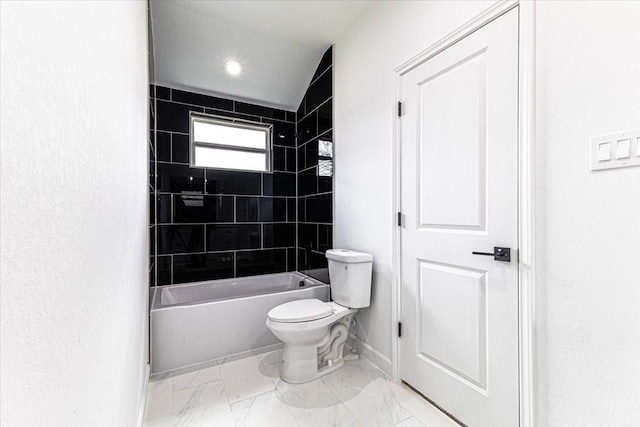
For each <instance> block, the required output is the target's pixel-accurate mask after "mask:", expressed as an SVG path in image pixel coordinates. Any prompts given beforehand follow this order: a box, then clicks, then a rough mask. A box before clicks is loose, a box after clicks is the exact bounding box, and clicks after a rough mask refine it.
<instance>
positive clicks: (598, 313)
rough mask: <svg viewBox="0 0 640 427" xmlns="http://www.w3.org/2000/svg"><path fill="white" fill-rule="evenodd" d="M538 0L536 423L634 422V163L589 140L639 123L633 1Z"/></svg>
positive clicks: (639, 35) (639, 269)
mask: <svg viewBox="0 0 640 427" xmlns="http://www.w3.org/2000/svg"><path fill="white" fill-rule="evenodd" d="M537 9H538V13H537V20H538V24H537V33H538V36H537V94H536V96H537V108H536V114H537V125H536V133H537V138H536V142H537V144H538V164H537V174H538V178H539V181H538V184H539V189H538V190H539V191H538V195H537V196H538V197H537V204H538V211H537V217H536V226H537V227H538V229H539V230H538V231H539V234H538V249H539V251H538V258H539V261H540V263H539V265H538V271H537V274H538V279H539V280H538V283H537V313H536V314H537V320H538V321H537V336H538V339H537V343H536V344H537V346H538V353H537V360H536V362H537V369H538V373H539V375H538V376H537V378H538V380H539V387H538V393H537V396H538V403H539V422H538V425H541V426H542V425H548V426H578V425H579V426H604V425H609V426H637V425H640V404H639V402H640V168H634V169H626V170H614V171H605V172H599V173H591V172H589V170H588V168H589V153H588V139H589V138H590V137H592V136H596V135H603V134H608V133H614V132H617V131H622V130H629V129H638V128H640V26H639V25H638V23H639V22H640V2H618V3H614V2H590V1H583V2H579V3H577V2H547V1H542V2H539V3H538V5H537ZM571 153H575V155H574V156H571ZM570 156H571V157H570Z"/></svg>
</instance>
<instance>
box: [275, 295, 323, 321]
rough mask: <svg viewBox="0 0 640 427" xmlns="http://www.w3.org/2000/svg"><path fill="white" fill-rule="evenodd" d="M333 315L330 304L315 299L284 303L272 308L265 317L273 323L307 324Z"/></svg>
mask: <svg viewBox="0 0 640 427" xmlns="http://www.w3.org/2000/svg"><path fill="white" fill-rule="evenodd" d="M331 314H333V307H332V306H331V304H327V303H326V302H322V301H320V300H319V299H316V298H309V299H300V300H296V301H291V302H286V303H284V304H280V305H279V306H277V307H274V308H272V309H271V310H270V311H269V314H267V316H268V317H269V319H271V320H273V321H274V322H288V323H293V322H309V321H311V320H317V319H322V318H323V317H327V316H329V315H331Z"/></svg>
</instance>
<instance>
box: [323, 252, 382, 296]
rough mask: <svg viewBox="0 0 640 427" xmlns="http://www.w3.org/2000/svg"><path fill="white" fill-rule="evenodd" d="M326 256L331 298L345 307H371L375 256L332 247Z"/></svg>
mask: <svg viewBox="0 0 640 427" xmlns="http://www.w3.org/2000/svg"><path fill="white" fill-rule="evenodd" d="M326 256H327V260H328V261H329V281H330V282H331V299H332V300H333V301H335V302H337V303H338V304H340V305H342V306H344V307H349V308H362V307H369V304H370V303H371V265H372V262H373V256H371V254H366V253H364V252H356V251H350V250H348V249H330V250H328V251H327V253H326Z"/></svg>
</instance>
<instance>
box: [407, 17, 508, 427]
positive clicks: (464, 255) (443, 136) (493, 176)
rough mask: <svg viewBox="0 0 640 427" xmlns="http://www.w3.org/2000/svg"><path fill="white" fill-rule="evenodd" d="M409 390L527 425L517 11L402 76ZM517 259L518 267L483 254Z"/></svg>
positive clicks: (491, 420)
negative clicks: (522, 401) (521, 329)
mask: <svg viewBox="0 0 640 427" xmlns="http://www.w3.org/2000/svg"><path fill="white" fill-rule="evenodd" d="M401 84H402V86H401V92H402V101H403V103H404V114H403V116H402V118H401V132H402V137H401V147H402V148H401V180H402V182H401V187H402V193H401V205H402V212H403V213H404V217H405V220H404V226H403V228H402V231H401V240H402V265H401V268H402V288H401V290H402V297H401V301H402V322H403V323H402V326H403V328H402V329H403V336H402V338H401V339H400V364H399V366H400V376H401V378H402V379H403V380H404V381H406V382H407V383H409V384H410V385H412V386H413V387H415V388H416V389H417V390H419V391H420V392H422V393H423V394H424V395H426V396H427V397H429V398H430V399H431V400H433V401H434V402H436V403H437V404H438V405H440V406H441V407H442V408H443V409H445V410H446V411H448V412H450V413H451V414H453V416H455V417H456V418H458V419H459V420H461V421H462V422H464V423H465V424H467V425H469V426H492V427H493V426H500V427H503V426H505V427H508V426H517V425H518V264H517V247H518V241H517V236H518V234H517V232H518V228H517V221H518V217H517V208H518V206H517V176H518V174H517V172H518V170H517V160H518V159H517V157H518V152H517V141H518V140H517V138H518V132H517V131H518V126H517V120H518V10H517V8H516V9H513V10H511V11H509V12H507V13H505V14H504V15H502V16H501V17H499V18H497V19H495V20H494V21H492V22H490V23H489V24H487V25H486V26H484V27H482V28H480V29H479V30H477V31H475V32H474V33H472V34H470V35H469V36H467V37H465V38H464V39H462V40H461V41H459V42H457V43H456V44H454V45H452V46H451V47H449V48H447V49H446V50H444V51H443V52H441V53H439V54H438V55H436V56H434V57H432V58H430V59H429V60H427V61H426V62H424V63H423V64H421V65H419V66H417V67H416V68H414V69H412V70H411V71H409V72H407V73H406V74H405V75H403V76H402V80H401ZM494 246H501V247H509V248H511V249H512V262H511V263H508V262H503V261H495V260H494V259H493V257H490V256H480V255H472V252H473V251H482V252H493V247H494Z"/></svg>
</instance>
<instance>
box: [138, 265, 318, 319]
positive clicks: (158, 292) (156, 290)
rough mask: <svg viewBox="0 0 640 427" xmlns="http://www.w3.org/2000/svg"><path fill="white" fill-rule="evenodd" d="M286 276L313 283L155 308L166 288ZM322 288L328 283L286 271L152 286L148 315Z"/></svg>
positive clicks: (299, 273)
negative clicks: (281, 289)
mask: <svg viewBox="0 0 640 427" xmlns="http://www.w3.org/2000/svg"><path fill="white" fill-rule="evenodd" d="M286 275H294V276H297V277H300V278H301V279H304V280H305V281H306V280H309V281H310V282H311V283H313V285H312V286H305V287H302V288H295V289H289V290H284V291H278V292H266V293H262V294H255V295H246V296H239V297H232V298H221V299H206V300H200V301H194V302H189V303H178V304H171V305H167V306H162V305H160V304H158V305H157V306H156V300H157V299H159V298H161V294H162V291H163V289H166V288H169V287H170V288H172V289H174V288H185V287H191V286H197V285H203V284H207V283H211V282H218V281H227V280H228V281H233V280H246V281H249V279H252V278H257V277H260V278H265V277H277V276H286ZM322 286H330V285H329V284H328V283H325V282H322V281H320V280H318V279H315V278H313V277H311V276H308V275H306V274H304V273H301V272H299V271H288V272H281V273H270V274H259V275H255V276H243V277H232V278H227V279H213V280H202V281H199V282H189V283H180V284H175V285H163V286H154V289H153V297H152V299H151V304H150V306H149V314H151V313H153V312H155V311H160V310H169V309H175V308H181V307H192V306H194V305H208V304H215V303H221V302H225V301H233V300H241V299H250V298H259V297H264V296H265V295H278V294H283V293H288V292H297V291H302V290H305V289H309V288H314V287H322Z"/></svg>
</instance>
